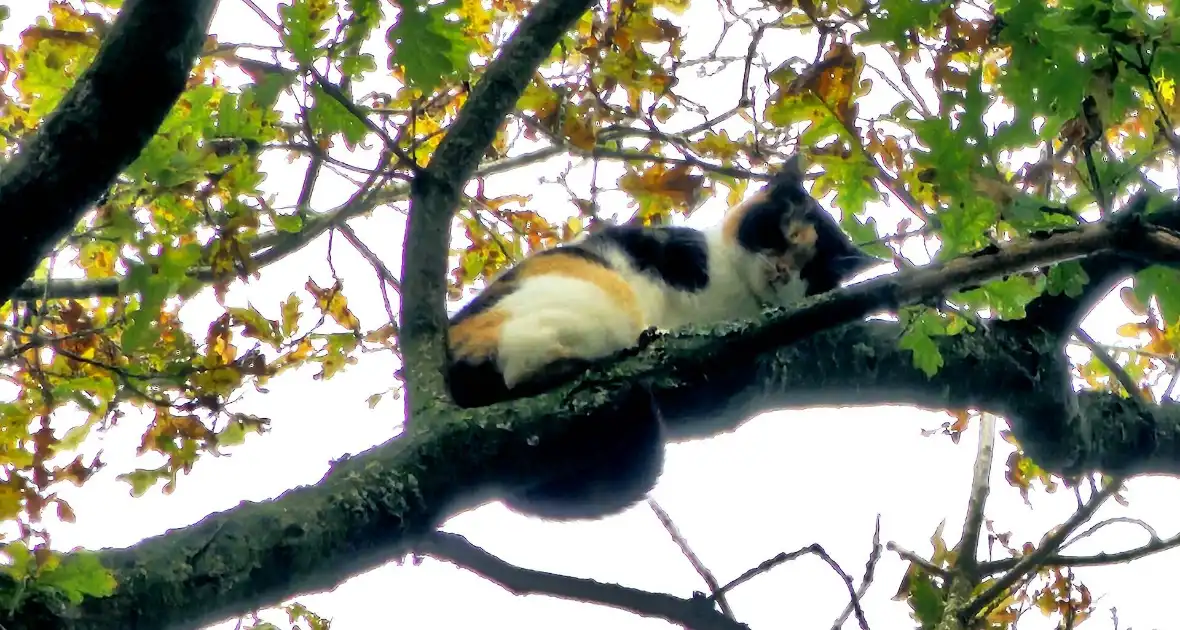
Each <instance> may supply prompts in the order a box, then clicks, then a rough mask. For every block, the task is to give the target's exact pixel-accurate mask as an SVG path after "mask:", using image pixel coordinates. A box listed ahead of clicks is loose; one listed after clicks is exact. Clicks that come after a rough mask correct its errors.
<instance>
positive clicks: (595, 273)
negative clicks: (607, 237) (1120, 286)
mask: <svg viewBox="0 0 1180 630" xmlns="http://www.w3.org/2000/svg"><path fill="white" fill-rule="evenodd" d="M544 275H555V276H566V277H568V278H577V279H579V280H584V281H586V282H589V283H591V284H593V285H594V286H596V287H598V288H599V289H602V290H603V291H604V292H605V293H606V294H607V295H608V296H610V299H611V301H612V302H614V303H615V304H616V305H617V306H618V307H619V309H620V310H622V311H623V312H625V313H626V314H627V316H628V317H630V318H631V321H632V322H633V323H634V324H635V326H636V328H641V327H642V326H643V313H642V312H641V311H640V310H639V300H638V299H637V298H636V297H635V291H634V290H633V289H632V288H631V285H629V284H627V282H626V281H625V280H623V278H622V276H620V275H619V274H618V273H617V272H615V270H613V269H610V268H608V267H603V266H602V265H598V264H595V263H593V262H591V261H589V260H586V259H585V258H582V257H581V256H575V255H570V254H563V253H555V254H549V255H547V256H540V257H536V258H529V259H527V260H525V261H524V262H523V263H521V267H520V271H519V272H518V274H517V278H519V279H520V280H522V281H523V280H526V279H528V278H529V277H533V276H544Z"/></svg>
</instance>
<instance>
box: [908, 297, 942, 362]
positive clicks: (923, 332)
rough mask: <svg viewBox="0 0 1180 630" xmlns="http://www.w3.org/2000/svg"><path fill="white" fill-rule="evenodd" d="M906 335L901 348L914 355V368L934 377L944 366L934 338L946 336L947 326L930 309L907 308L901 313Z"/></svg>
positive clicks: (936, 313) (935, 312)
mask: <svg viewBox="0 0 1180 630" xmlns="http://www.w3.org/2000/svg"><path fill="white" fill-rule="evenodd" d="M900 315H901V322H902V326H903V327H904V328H905V331H906V332H905V334H903V335H902V336H901V343H900V346H901V348H902V349H904V350H909V351H910V352H911V353H913V355H914V367H916V368H918V369H919V370H922V371H923V372H925V373H926V376H927V378H929V377H933V376H934V375H935V374H937V373H938V370H939V369H941V368H942V366H943V359H942V353H941V352H940V351H939V350H938V345H937V344H935V343H934V340H933V339H932V338H931V337H932V336H942V335H945V334H946V324H945V323H944V322H943V320H942V318H941V317H940V316H939V314H938V312H937V311H934V310H933V309H928V308H906V309H902V311H901V313H900Z"/></svg>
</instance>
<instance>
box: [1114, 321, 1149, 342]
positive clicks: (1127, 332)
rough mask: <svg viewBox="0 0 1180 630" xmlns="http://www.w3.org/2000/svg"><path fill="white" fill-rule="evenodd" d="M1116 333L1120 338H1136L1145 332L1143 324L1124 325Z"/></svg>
mask: <svg viewBox="0 0 1180 630" xmlns="http://www.w3.org/2000/svg"><path fill="white" fill-rule="evenodd" d="M1115 332H1116V333H1118V335H1119V336H1120V337H1131V338H1135V337H1138V336H1139V333H1141V332H1143V324H1135V323H1130V324H1123V325H1122V326H1119V327H1118V329H1116V330H1115Z"/></svg>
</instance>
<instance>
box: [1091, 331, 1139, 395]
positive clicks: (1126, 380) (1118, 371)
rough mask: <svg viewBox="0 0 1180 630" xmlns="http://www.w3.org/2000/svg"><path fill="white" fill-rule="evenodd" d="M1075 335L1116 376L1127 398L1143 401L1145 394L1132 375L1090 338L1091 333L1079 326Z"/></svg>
mask: <svg viewBox="0 0 1180 630" xmlns="http://www.w3.org/2000/svg"><path fill="white" fill-rule="evenodd" d="M1074 335H1075V336H1076V337H1077V338H1078V340H1079V341H1081V342H1082V344H1083V345H1085V346H1086V347H1087V348H1089V349H1090V352H1092V353H1094V356H1095V357H1097V358H1098V360H1099V361H1100V362H1102V365H1105V366H1106V369H1108V370H1110V373H1111V374H1114V377H1115V379H1117V380H1118V382H1119V385H1122V386H1123V389H1125V390H1126V391H1127V396H1129V397H1131V398H1138V399H1142V397H1143V395H1144V394H1143V392H1142V391H1141V390H1140V389H1139V386H1138V385H1137V384H1136V383H1135V379H1133V378H1131V375H1130V374H1127V371H1126V370H1124V369H1123V366H1121V365H1119V362H1118V361H1115V360H1114V357H1112V356H1110V353H1109V352H1107V351H1106V349H1105V348H1103V347H1102V346H1101V345H1100V344H1099V343H1098V342H1096V341H1094V338H1093V337H1091V336H1090V333H1088V332H1086V331H1085V330H1082V328H1081V327H1080V326H1079V327H1078V328H1077V329H1076V330H1074Z"/></svg>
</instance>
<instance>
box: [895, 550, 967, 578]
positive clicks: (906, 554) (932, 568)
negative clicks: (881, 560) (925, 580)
mask: <svg viewBox="0 0 1180 630" xmlns="http://www.w3.org/2000/svg"><path fill="white" fill-rule="evenodd" d="M885 548H886V549H888V550H889V551H892V552H893V553H896V554H897V555H899V556H901V557H902V558H903V559H905V560H906V561H908V562H912V563H914V564H916V565H918V566H919V567H921V569H922V570H923V571H925V572H926V573H929V574H931V575H937V576H938V577H940V578H943V579H949V578H950V577H951V572H950V571H947V570H946V569H944V568H942V567H940V566H937V565H935V564H934V563H932V562H930V561H929V560H927V559H925V558H923V557H922V556H919V555H918V554H917V553H916V552H913V551H910V550H909V549H906V548H905V547H902V546H901V545H899V544H897V543H895V542H893V541H890V542H888V543H885Z"/></svg>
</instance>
